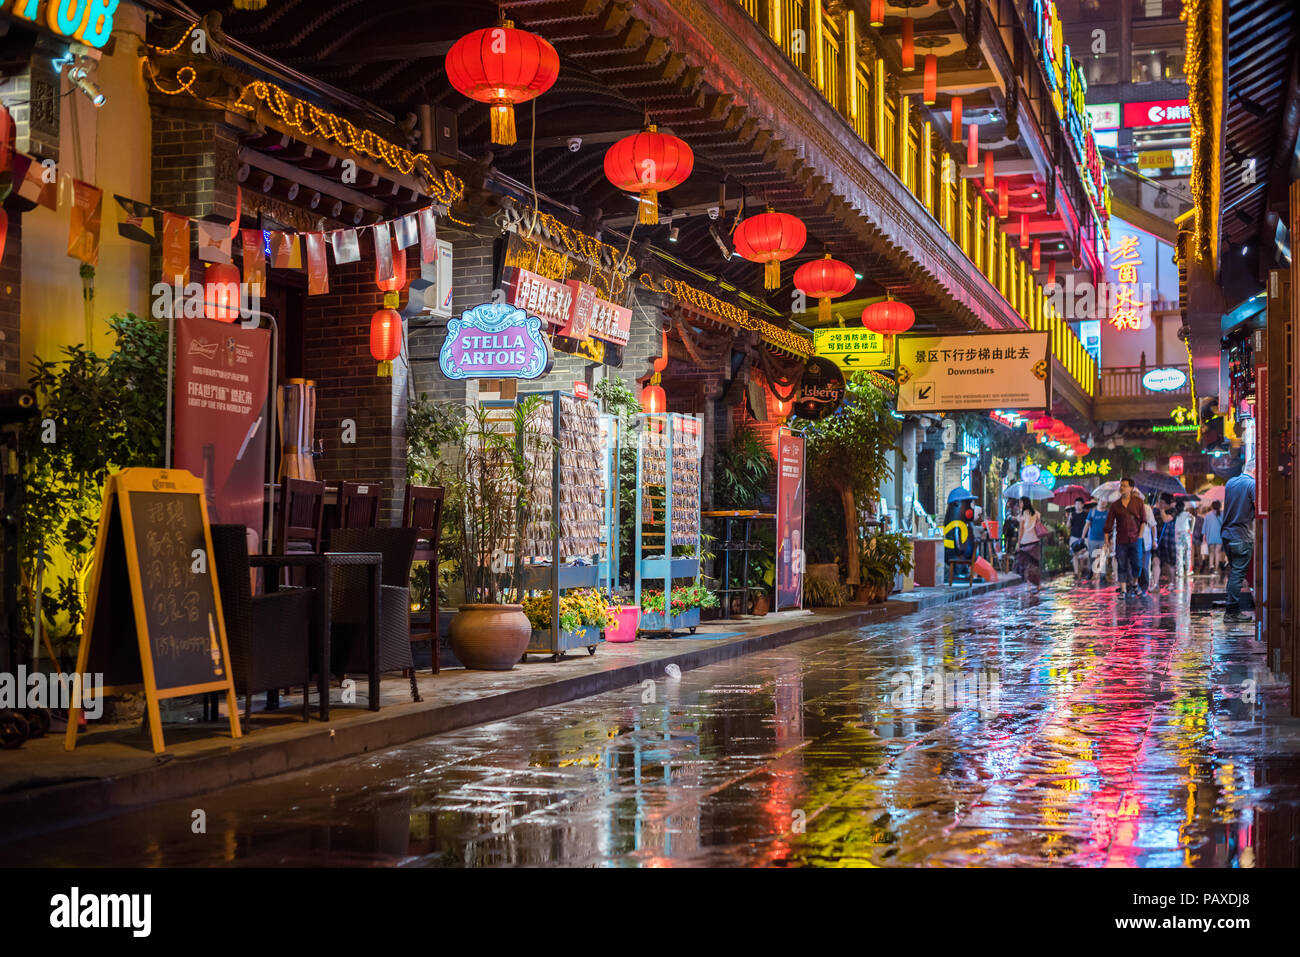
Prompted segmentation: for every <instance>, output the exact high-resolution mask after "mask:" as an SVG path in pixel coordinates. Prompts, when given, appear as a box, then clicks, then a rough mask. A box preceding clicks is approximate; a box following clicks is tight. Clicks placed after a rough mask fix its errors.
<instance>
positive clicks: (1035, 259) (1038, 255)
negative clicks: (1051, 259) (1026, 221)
mask: <svg viewBox="0 0 1300 957" xmlns="http://www.w3.org/2000/svg"><path fill="white" fill-rule="evenodd" d="M1029 258H1030V266H1031V268H1032V269H1033V270H1034V271H1035V272H1036V271H1037V270H1038V268H1039V266H1041V265H1042V263H1043V251H1042V248H1041V247H1040V246H1039V244H1038V240H1037V239H1035V240H1034V245H1033V247H1032V249H1031V250H1030V253H1029Z"/></svg>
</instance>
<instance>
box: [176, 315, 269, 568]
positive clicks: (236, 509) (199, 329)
mask: <svg viewBox="0 0 1300 957" xmlns="http://www.w3.org/2000/svg"><path fill="white" fill-rule="evenodd" d="M270 352H271V333H270V330H267V329H245V328H244V327H243V326H242V325H240V324H239V323H228V322H216V321H214V320H211V319H177V320H176V395H175V397H174V404H175V408H176V428H175V439H174V441H175V446H174V450H173V455H172V461H173V462H174V463H175V466H176V468H180V469H185V470H186V471H188V472H191V473H192V474H194V475H196V476H198V477H199V478H201V479H203V491H204V494H205V495H206V496H207V503H208V516H209V519H210V520H211V522H212V523H213V524H214V525H215V524H218V523H221V524H227V525H243V526H244V527H245V528H246V529H247V530H248V532H247V535H248V548H249V552H250V553H254V554H255V553H257V552H258V551H260V550H261V546H262V530H263V518H262V507H263V501H264V497H265V489H264V484H263V483H265V481H266V455H267V435H268V433H269V431H270V421H269V412H268V409H267V393H268V391H269V389H268V383H267V374H268V371H269V359H270Z"/></svg>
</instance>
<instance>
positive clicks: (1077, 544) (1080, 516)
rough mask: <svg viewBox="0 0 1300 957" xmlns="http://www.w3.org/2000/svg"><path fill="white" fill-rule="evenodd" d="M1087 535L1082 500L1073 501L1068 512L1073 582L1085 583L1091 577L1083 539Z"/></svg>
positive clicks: (1086, 521) (1085, 512) (1086, 546)
mask: <svg viewBox="0 0 1300 957" xmlns="http://www.w3.org/2000/svg"><path fill="white" fill-rule="evenodd" d="M1087 534H1088V510H1087V509H1086V508H1085V507H1084V503H1083V499H1082V498H1076V499H1075V500H1074V508H1073V509H1072V510H1071V512H1070V559H1071V561H1073V563H1074V580H1075V581H1086V580H1087V579H1088V578H1090V577H1091V575H1090V573H1091V571H1092V567H1091V566H1090V565H1089V564H1088V545H1087V543H1086V542H1085V541H1084V538H1085V537H1087Z"/></svg>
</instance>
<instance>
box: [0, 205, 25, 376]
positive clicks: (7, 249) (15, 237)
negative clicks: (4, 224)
mask: <svg viewBox="0 0 1300 957" xmlns="http://www.w3.org/2000/svg"><path fill="white" fill-rule="evenodd" d="M6 212H7V213H8V215H9V234H8V237H7V238H6V240H5V243H4V257H3V258H0V388H5V389H13V388H17V387H19V386H21V385H23V384H24V382H25V381H26V378H27V376H26V370H24V369H23V368H22V359H21V354H20V352H19V345H20V340H19V330H20V329H21V326H22V304H23V296H22V291H23V280H22V267H23V236H22V233H23V217H22V215H21V214H20V213H18V212H15V211H14V210H6Z"/></svg>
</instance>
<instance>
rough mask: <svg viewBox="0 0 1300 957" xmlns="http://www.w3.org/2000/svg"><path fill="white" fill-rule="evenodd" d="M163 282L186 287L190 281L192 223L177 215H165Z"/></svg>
mask: <svg viewBox="0 0 1300 957" xmlns="http://www.w3.org/2000/svg"><path fill="white" fill-rule="evenodd" d="M162 271H163V282H167V283H179V284H180V285H182V286H183V285H185V284H186V283H187V282H189V281H190V221H189V219H188V218H186V217H185V216H177V215H176V214H175V213H166V212H165V213H163V241H162Z"/></svg>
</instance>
